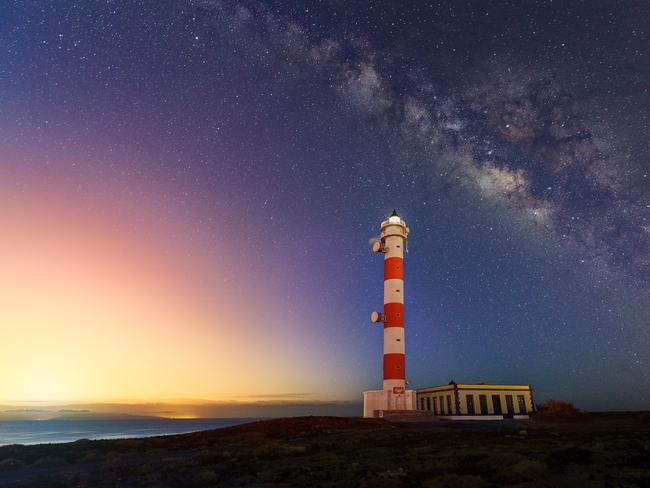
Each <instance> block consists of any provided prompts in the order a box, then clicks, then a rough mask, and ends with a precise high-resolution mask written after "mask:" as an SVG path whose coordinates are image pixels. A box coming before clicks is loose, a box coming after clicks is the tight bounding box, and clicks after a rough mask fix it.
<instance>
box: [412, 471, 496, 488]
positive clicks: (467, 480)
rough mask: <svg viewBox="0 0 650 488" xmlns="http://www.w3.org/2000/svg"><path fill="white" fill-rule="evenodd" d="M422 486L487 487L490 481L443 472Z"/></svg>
mask: <svg viewBox="0 0 650 488" xmlns="http://www.w3.org/2000/svg"><path fill="white" fill-rule="evenodd" d="M422 486H424V487H425V488H487V487H488V486H490V483H488V482H487V481H486V480H484V479H483V478H481V477H480V476H473V475H461V474H445V475H442V476H438V477H436V478H431V479H429V480H426V481H425V482H424V484H423V485H422Z"/></svg>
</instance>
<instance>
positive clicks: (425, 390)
mask: <svg viewBox="0 0 650 488" xmlns="http://www.w3.org/2000/svg"><path fill="white" fill-rule="evenodd" d="M455 387H457V388H458V389H459V390H523V391H527V390H530V389H531V386H530V385H493V384H487V383H475V384H469V383H462V384H461V383H458V384H455V383H449V384H448V385H440V386H429V387H426V388H416V391H417V392H418V393H429V392H436V391H448V390H453V389H454V388H455Z"/></svg>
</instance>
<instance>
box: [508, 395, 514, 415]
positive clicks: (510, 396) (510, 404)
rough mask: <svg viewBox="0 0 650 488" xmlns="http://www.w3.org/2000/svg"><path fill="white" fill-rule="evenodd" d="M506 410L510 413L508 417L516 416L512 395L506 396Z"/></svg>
mask: <svg viewBox="0 0 650 488" xmlns="http://www.w3.org/2000/svg"><path fill="white" fill-rule="evenodd" d="M506 410H507V411H508V415H514V413H515V405H514V403H513V402H512V395H506Z"/></svg>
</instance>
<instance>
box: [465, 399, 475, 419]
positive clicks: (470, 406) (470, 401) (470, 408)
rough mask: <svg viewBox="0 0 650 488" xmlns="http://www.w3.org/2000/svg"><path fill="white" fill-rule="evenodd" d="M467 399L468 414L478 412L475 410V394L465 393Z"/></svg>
mask: <svg viewBox="0 0 650 488" xmlns="http://www.w3.org/2000/svg"><path fill="white" fill-rule="evenodd" d="M465 400H466V401H467V414H468V415H474V414H475V413H476V411H475V410H474V395H465Z"/></svg>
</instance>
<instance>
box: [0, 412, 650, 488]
mask: <svg viewBox="0 0 650 488" xmlns="http://www.w3.org/2000/svg"><path fill="white" fill-rule="evenodd" d="M0 485H2V486H43V487H45V486H47V487H56V486H80V487H83V486H93V487H95V486H100V487H101V486H125V487H128V486H215V485H220V486H314V487H315V486H373V487H374V486H409V487H411V486H431V487H488V486H519V487H544V486H549V487H561V486H566V487H577V486H589V487H599V486H603V487H605V486H611V487H619V486H650V414H588V415H583V416H581V417H580V418H578V419H573V420H570V421H564V422H539V421H525V422H524V421H519V422H516V421H503V422H492V423H490V422H478V423H462V424H461V423H452V422H442V421H441V422H436V423H432V424H404V425H393V424H389V423H388V422H386V421H383V420H362V419H356V418H336V417H303V418H287V419H276V420H269V421H263V422H256V423H251V424H245V425H240V426H236V427H230V428H226V429H221V430H212V431H205V432H197V433H194V434H185V435H175V436H166V437H153V438H147V439H130V440H111V441H84V440H82V441H78V442H73V443H68V444H58V445H38V446H5V447H0Z"/></svg>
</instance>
